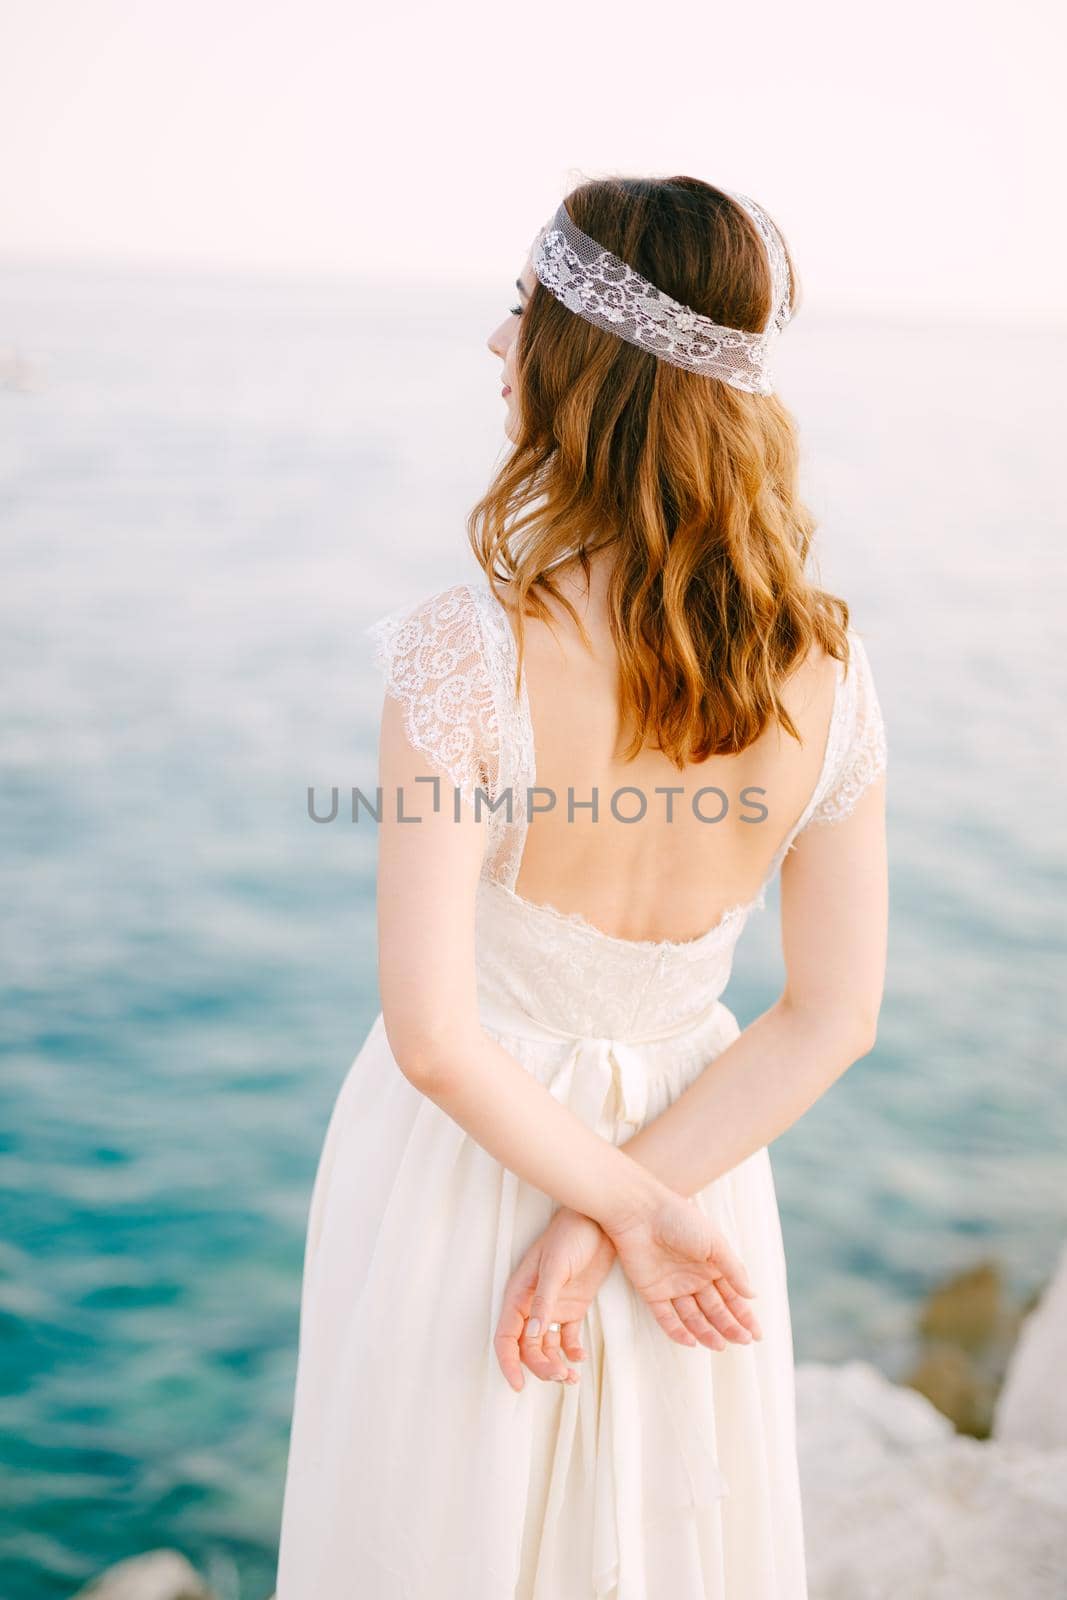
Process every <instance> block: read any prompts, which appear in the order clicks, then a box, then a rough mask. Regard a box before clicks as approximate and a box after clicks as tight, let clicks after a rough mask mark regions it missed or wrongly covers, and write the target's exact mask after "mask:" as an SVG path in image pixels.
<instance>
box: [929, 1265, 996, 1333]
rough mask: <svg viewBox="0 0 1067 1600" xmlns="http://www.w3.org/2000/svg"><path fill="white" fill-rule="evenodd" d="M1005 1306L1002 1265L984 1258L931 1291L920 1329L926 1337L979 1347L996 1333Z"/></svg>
mask: <svg viewBox="0 0 1067 1600" xmlns="http://www.w3.org/2000/svg"><path fill="white" fill-rule="evenodd" d="M1002 1309H1003V1307H1002V1292H1001V1277H1000V1268H999V1267H998V1266H997V1264H996V1263H995V1262H993V1261H983V1262H981V1263H980V1264H979V1265H978V1266H976V1267H972V1268H970V1270H969V1271H967V1272H961V1273H959V1274H958V1275H957V1276H956V1277H954V1278H950V1279H949V1280H948V1282H947V1283H944V1284H941V1285H940V1286H939V1287H938V1288H937V1289H934V1290H933V1291H932V1292H931V1293H930V1295H929V1296H928V1297H927V1301H926V1305H925V1306H924V1307H923V1310H922V1313H921V1315H920V1318H919V1331H920V1333H921V1334H922V1335H923V1337H924V1338H926V1339H938V1340H944V1341H945V1342H946V1343H948V1344H955V1345H961V1346H962V1347H963V1348H964V1349H979V1348H980V1347H981V1346H982V1345H984V1344H987V1343H988V1342H989V1340H990V1339H991V1338H993V1337H994V1335H995V1334H996V1331H997V1328H998V1325H999V1323H1000V1319H1001V1313H1002Z"/></svg>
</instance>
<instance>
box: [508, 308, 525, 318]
mask: <svg viewBox="0 0 1067 1600" xmlns="http://www.w3.org/2000/svg"><path fill="white" fill-rule="evenodd" d="M509 309H510V311H511V315H512V316H513V317H521V316H522V307H521V306H511V307H510V308H509Z"/></svg>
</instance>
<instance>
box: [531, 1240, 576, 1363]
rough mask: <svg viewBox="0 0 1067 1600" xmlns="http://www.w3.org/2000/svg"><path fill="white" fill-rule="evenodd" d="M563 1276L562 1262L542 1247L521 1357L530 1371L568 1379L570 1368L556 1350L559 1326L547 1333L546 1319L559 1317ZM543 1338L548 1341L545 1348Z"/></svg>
mask: <svg viewBox="0 0 1067 1600" xmlns="http://www.w3.org/2000/svg"><path fill="white" fill-rule="evenodd" d="M566 1277H567V1269H566V1267H565V1265H564V1263H563V1262H562V1261H560V1260H557V1259H556V1258H554V1257H553V1255H552V1254H551V1252H545V1251H543V1252H542V1253H541V1258H540V1262H539V1264H538V1276H537V1288H536V1290H535V1292H534V1296H533V1300H532V1301H531V1304H530V1313H529V1317H528V1320H527V1323H526V1328H525V1330H524V1338H523V1343H522V1348H523V1360H524V1361H526V1365H527V1366H528V1367H530V1370H531V1371H536V1372H537V1374H538V1376H539V1377H540V1376H542V1375H547V1376H548V1377H551V1378H563V1379H568V1374H569V1373H570V1370H571V1369H570V1368H569V1367H568V1366H567V1363H566V1362H565V1361H564V1360H563V1358H562V1356H561V1355H560V1353H559V1330H558V1329H553V1331H552V1332H551V1333H549V1331H548V1325H549V1323H550V1322H558V1321H559V1318H558V1317H557V1316H556V1313H555V1305H556V1300H557V1299H558V1298H559V1295H560V1292H561V1290H562V1288H563V1285H564V1283H565V1281H566ZM546 1338H547V1339H548V1340H549V1341H550V1342H549V1345H548V1347H547V1349H546V1346H545V1340H546ZM527 1355H529V1356H532V1358H533V1362H536V1363H537V1365H536V1366H535V1365H533V1364H532V1363H531V1361H530V1360H529V1359H527ZM546 1369H547V1370H546ZM568 1381H569V1380H568Z"/></svg>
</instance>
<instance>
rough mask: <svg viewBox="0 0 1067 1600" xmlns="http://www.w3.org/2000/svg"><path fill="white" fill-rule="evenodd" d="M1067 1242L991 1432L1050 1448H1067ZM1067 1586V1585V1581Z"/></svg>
mask: <svg viewBox="0 0 1067 1600" xmlns="http://www.w3.org/2000/svg"><path fill="white" fill-rule="evenodd" d="M1065 1367H1067V1244H1065V1245H1064V1247H1063V1249H1062V1251H1061V1252H1060V1258H1059V1261H1058V1263H1057V1265H1056V1268H1055V1270H1054V1272H1053V1274H1052V1278H1051V1280H1050V1282H1049V1284H1048V1286H1047V1287H1046V1289H1045V1291H1044V1293H1043V1294H1042V1296H1041V1298H1040V1300H1039V1301H1038V1303H1037V1305H1036V1306H1035V1307H1034V1309H1033V1310H1032V1311H1031V1312H1030V1314H1029V1315H1028V1316H1027V1317H1026V1319H1025V1321H1024V1322H1023V1325H1022V1329H1021V1330H1020V1333H1019V1338H1018V1340H1017V1341H1016V1345H1015V1349H1014V1351H1013V1352H1012V1356H1011V1360H1010V1362H1009V1363H1008V1370H1007V1373H1006V1375H1005V1378H1004V1383H1003V1386H1002V1388H1001V1391H1000V1395H999V1397H998V1399H997V1404H996V1409H995V1412H994V1416H993V1428H992V1433H993V1437H994V1438H995V1439H999V1440H1002V1441H1003V1442H1004V1443H1005V1444H1007V1443H1021V1444H1030V1445H1037V1446H1040V1447H1042V1448H1044V1449H1046V1450H1052V1449H1057V1448H1059V1447H1062V1446H1067V1385H1065V1384H1064V1382H1063V1373H1064V1369H1065ZM1065 1590H1067V1583H1065Z"/></svg>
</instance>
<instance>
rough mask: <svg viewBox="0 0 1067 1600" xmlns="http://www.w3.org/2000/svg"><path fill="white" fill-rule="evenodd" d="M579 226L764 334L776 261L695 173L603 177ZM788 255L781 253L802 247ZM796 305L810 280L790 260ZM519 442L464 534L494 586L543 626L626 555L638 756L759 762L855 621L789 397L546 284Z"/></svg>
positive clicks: (536, 304) (627, 719) (722, 315)
mask: <svg viewBox="0 0 1067 1600" xmlns="http://www.w3.org/2000/svg"><path fill="white" fill-rule="evenodd" d="M566 206H567V210H568V212H569V213H570V216H571V218H572V219H573V221H574V222H575V223H576V224H577V226H578V227H579V228H580V229H581V230H582V231H583V232H584V233H586V234H588V235H589V236H590V237H591V238H593V239H595V240H596V241H597V242H598V243H599V244H600V245H602V246H604V248H605V249H608V250H611V251H613V252H614V254H615V255H617V256H619V257H621V258H622V260H624V261H626V262H627V263H628V264H629V265H630V266H632V267H635V268H636V269H637V271H638V272H640V273H642V274H643V275H644V276H645V277H646V278H648V279H649V280H650V281H651V282H652V283H654V284H655V285H656V287H657V288H659V289H662V290H664V291H665V292H666V293H667V294H669V295H671V296H673V298H674V299H675V300H679V301H681V302H682V303H683V304H684V305H686V306H688V307H690V308H691V309H692V310H694V311H699V312H703V313H704V315H706V316H709V317H711V318H713V319H714V321H715V322H717V323H720V324H724V325H725V326H727V327H732V328H741V329H746V330H748V331H750V332H753V333H758V332H759V331H760V330H761V329H762V328H764V327H765V326H766V324H767V323H768V321H769V319H770V317H771V314H772V311H773V309H774V308H773V305H772V298H773V286H772V281H771V272H770V265H769V262H768V260H767V255H766V251H765V249H764V245H763V242H762V240H761V238H760V235H759V232H758V231H757V229H756V226H755V224H754V223H753V222H752V220H751V218H750V217H749V215H748V213H747V212H746V211H745V210H744V209H743V208H742V207H741V206H740V205H738V203H737V202H736V201H734V200H732V199H731V198H730V196H729V195H727V194H725V193H724V192H723V191H722V190H720V189H716V188H714V187H713V186H712V185H711V184H708V183H703V182H701V180H700V179H699V178H687V177H680V178H620V177H612V178H604V179H598V180H594V181H591V182H585V183H582V184H581V185H580V186H579V187H577V188H575V189H573V190H572V191H571V193H570V194H568V195H567V197H566ZM787 254H788V250H787ZM790 276H791V279H792V299H791V305H792V308H793V309H795V308H796V305H797V303H798V302H797V287H796V284H797V279H796V273H795V270H794V269H793V262H792V258H791V257H790ZM516 354H517V360H516V372H517V375H518V387H517V393H516V404H517V411H518V418H519V420H518V426H517V428H516V437H515V440H514V444H513V448H512V449H511V450H510V452H509V454H508V455H507V457H506V458H505V460H504V463H503V465H502V466H501V467H500V469H499V471H498V472H497V474H496V476H495V477H494V479H493V481H492V483H491V484H490V486H489V489H488V490H487V492H486V494H485V495H484V496H483V497H482V499H481V500H479V502H478V503H477V505H475V506H474V508H473V509H472V511H471V512H470V515H469V517H468V519H467V533H468V537H469V539H470V541H471V545H472V547H473V549H474V552H475V555H476V557H477V559H478V561H479V563H480V565H481V566H482V568H483V569H484V571H485V573H486V575H487V577H488V579H489V582H490V585H491V586H492V588H493V590H494V592H495V593H497V595H498V597H499V593H500V591H499V588H498V580H500V581H504V582H506V583H507V584H508V586H509V594H510V596H511V599H512V601H513V603H514V604H515V605H516V610H517V624H518V642H519V665H518V672H517V675H516V692H517V691H518V687H519V683H520V682H521V673H522V662H523V658H524V647H525V617H526V615H528V614H529V615H532V616H535V617H538V618H540V619H542V620H545V621H547V622H549V624H550V625H551V622H552V616H551V612H550V611H549V609H548V607H547V605H546V604H545V601H544V598H543V596H544V595H546V594H548V595H551V596H553V597H554V598H555V599H556V600H557V602H559V603H560V604H561V605H563V606H564V607H565V608H566V609H567V611H568V612H569V613H570V615H571V616H572V617H573V618H574V621H575V624H576V625H577V627H578V630H579V633H580V634H581V636H582V638H583V639H584V640H585V641H586V643H589V636H588V634H587V633H586V630H585V628H584V627H583V625H582V622H581V619H580V618H579V616H578V614H577V612H576V611H575V609H574V607H573V606H572V605H571V603H570V601H569V600H568V599H567V598H566V596H565V595H563V594H562V593H561V592H560V590H559V588H558V587H557V585H556V584H555V582H554V581H553V577H552V571H551V569H552V567H553V566H554V565H555V564H556V563H559V562H560V561H562V560H565V559H566V558H567V557H568V556H570V557H576V558H577V559H578V560H580V562H581V564H582V567H583V570H584V571H585V574H586V579H587V581H588V577H589V573H590V564H589V556H590V555H591V554H592V553H593V552H594V551H595V550H599V549H603V548H605V547H608V546H611V547H613V548H614V550H615V552H616V556H615V559H614V562H613V566H612V572H611V577H610V583H609V590H608V606H609V614H610V622H611V631H612V635H613V637H614V641H615V646H616V649H617V652H618V659H619V674H620V679H619V689H620V697H621V698H620V710H621V712H622V715H623V722H624V726H632V727H633V730H634V731H633V737H632V740H631V742H630V745H629V747H628V749H627V751H626V757H627V759H632V758H634V757H636V756H637V755H638V754H639V752H640V751H641V749H642V748H643V747H644V746H645V745H646V744H652V745H654V746H655V747H656V748H658V749H660V750H662V751H663V752H664V753H665V754H667V755H668V756H669V757H670V758H671V760H672V761H673V762H674V763H675V764H676V765H677V766H678V767H679V768H682V767H684V766H686V765H687V764H689V763H691V762H700V761H704V760H706V759H707V758H708V757H709V756H711V755H733V754H737V753H739V752H740V751H742V750H744V749H746V748H747V747H748V746H749V745H750V744H752V743H753V742H754V741H755V740H756V739H757V738H758V737H759V736H760V734H761V733H762V732H763V730H764V728H765V727H766V726H767V723H768V721H769V719H770V718H772V717H776V718H777V719H778V721H779V722H780V723H781V724H782V726H783V727H784V728H785V729H786V730H787V731H788V732H789V733H790V734H791V735H792V736H793V737H794V738H796V739H797V740H798V741H799V740H800V735H799V733H798V732H797V729H796V727H795V725H794V723H793V721H792V719H791V718H790V716H789V714H788V712H787V711H786V709H785V705H784V702H783V701H782V698H781V695H780V689H781V687H782V685H783V683H784V681H785V679H786V678H787V677H788V676H789V674H790V673H791V672H792V671H793V670H794V668H795V667H796V666H797V665H799V664H800V663H802V662H803V661H804V660H806V659H807V656H808V653H809V651H810V650H811V648H812V646H813V644H814V643H815V641H816V640H817V641H818V642H819V643H820V644H821V645H822V647H823V649H824V650H825V651H826V652H827V653H828V654H830V655H832V656H835V657H836V658H837V659H838V660H842V661H844V662H845V663H846V665H847V662H848V655H849V649H848V639H847V629H848V625H849V607H848V605H847V603H846V602H845V601H844V600H843V599H840V598H838V597H837V596H834V595H831V594H828V593H827V592H825V591H824V590H822V589H820V588H819V587H817V585H816V584H815V583H814V582H813V580H812V579H811V578H810V577H809V576H808V575H807V573H806V570H805V569H806V566H807V561H808V555H809V550H810V546H811V540H812V535H813V532H814V528H815V522H814V519H813V517H812V516H811V514H810V513H809V512H808V510H807V509H806V508H805V507H804V506H803V505H802V504H801V502H800V499H799V497H798V489H797V480H798V455H799V452H798V443H797V432H796V426H795V423H794V421H793V418H792V417H791V415H790V413H789V412H788V411H787V410H786V408H785V407H784V406H783V405H782V404H781V402H780V401H779V400H778V399H777V398H776V397H775V396H774V395H760V394H751V393H748V392H746V391H743V390H740V389H735V388H733V387H732V386H731V385H729V384H727V383H725V382H724V381H722V380H720V379H714V378H707V377H704V376H701V375H700V374H698V373H693V372H689V371H687V370H685V369H683V368H681V367H677V366H674V365H672V364H671V363H669V362H667V361H664V360H662V359H660V358H659V357H657V356H655V355H653V354H652V353H651V352H649V351H646V350H641V349H639V348H638V347H636V346H635V345H632V344H630V343H629V342H627V341H625V340H623V339H620V338H618V337H617V336H615V335H613V334H610V333H608V332H606V331H604V330H602V329H600V328H598V327H596V326H594V325H593V324H592V323H590V322H588V321H586V319H585V318H584V317H581V316H578V315H577V314H575V313H574V312H572V311H569V310H568V309H567V308H566V307H565V306H563V305H562V304H561V303H560V302H559V301H558V300H557V299H556V298H555V296H554V295H553V294H551V293H550V292H549V291H548V290H547V289H546V288H545V287H544V285H543V284H541V283H540V282H538V283H537V284H536V285H535V287H534V291H533V294H532V295H531V296H530V298H529V300H528V302H527V305H526V307H525V309H524V311H523V313H522V320H521V323H520V327H519V334H518V348H517V352H516Z"/></svg>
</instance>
